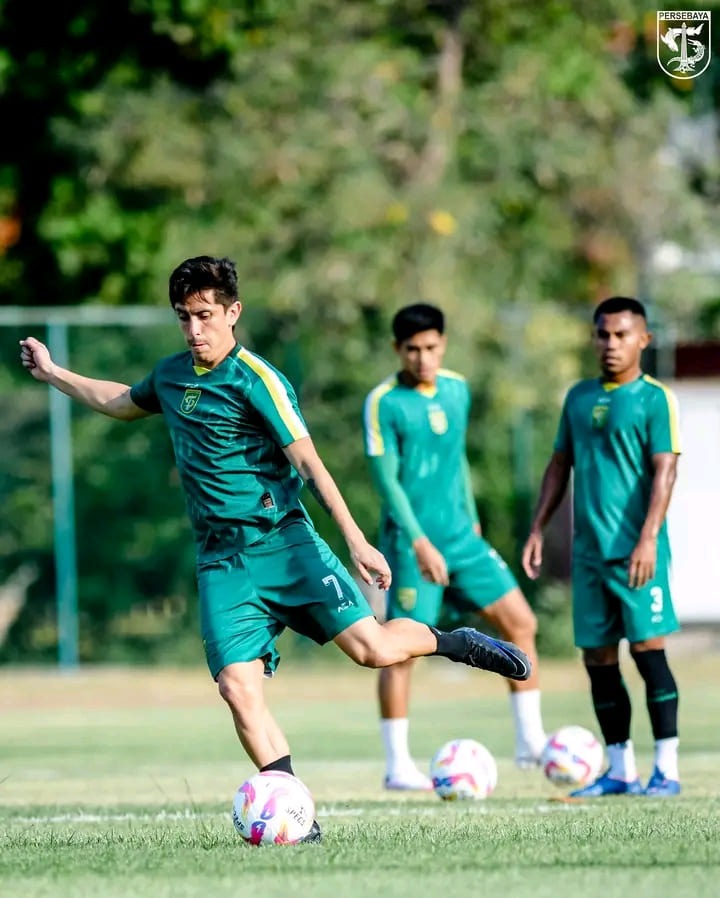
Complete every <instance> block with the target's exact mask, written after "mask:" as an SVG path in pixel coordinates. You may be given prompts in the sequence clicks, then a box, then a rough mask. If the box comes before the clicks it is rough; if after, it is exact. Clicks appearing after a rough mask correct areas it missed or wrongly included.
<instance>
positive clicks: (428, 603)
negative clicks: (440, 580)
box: [381, 530, 517, 626]
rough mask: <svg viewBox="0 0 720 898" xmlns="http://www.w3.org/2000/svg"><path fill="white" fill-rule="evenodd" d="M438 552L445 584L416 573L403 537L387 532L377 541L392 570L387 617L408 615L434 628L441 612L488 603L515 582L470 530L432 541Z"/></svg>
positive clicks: (477, 607)
mask: <svg viewBox="0 0 720 898" xmlns="http://www.w3.org/2000/svg"><path fill="white" fill-rule="evenodd" d="M433 545H435V547H436V548H437V549H438V551H439V552H442V554H443V557H444V558H445V562H446V564H447V567H448V574H449V575H450V586H449V587H443V586H439V585H438V584H437V583H428V581H427V580H425V579H424V578H423V576H422V574H421V573H420V569H419V568H418V564H417V560H416V559H415V552H414V551H413V548H412V545H411V544H410V542H409V540H408V539H407V538H406V537H404V536H403V535H402V534H400V533H399V532H398V531H393V532H391V533H389V534H387V535H386V536H385V538H384V539H383V540H382V541H381V549H382V551H383V552H384V554H385V557H386V558H387V560H388V563H389V565H390V569H391V570H392V572H393V582H392V586H391V587H390V590H389V592H388V603H387V617H388V620H392V619H393V618H396V617H410V618H412V619H413V620H416V621H420V622H421V623H423V624H429V625H430V626H435V625H436V624H437V623H438V622H439V620H440V618H441V614H442V615H443V617H444V616H445V614H446V612H448V611H450V614H451V619H452V618H453V617H455V616H456V615H461V614H463V613H465V612H468V611H479V610H480V609H482V608H486V607H487V606H488V605H492V603H493V602H496V601H497V600H498V599H500V598H502V597H503V596H504V595H505V594H506V593H508V592H510V590H512V589H515V588H516V587H517V581H516V580H515V577H514V576H513V575H512V573H511V572H510V569H509V568H508V566H507V564H506V563H505V562H504V561H503V559H502V558H501V557H500V555H499V554H498V553H497V552H496V551H495V549H493V547H492V546H491V545H490V543H488V542H487V541H486V540H484V539H483V538H482V537H481V536H478V535H477V534H476V533H475V532H473V531H472V530H468V531H467V533H466V534H464V535H463V536H462V537H461V538H460V539H455V540H453V541H452V542H449V543H448V544H446V545H442V544H440V543H439V542H438V543H433Z"/></svg>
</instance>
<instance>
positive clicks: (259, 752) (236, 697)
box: [217, 659, 290, 769]
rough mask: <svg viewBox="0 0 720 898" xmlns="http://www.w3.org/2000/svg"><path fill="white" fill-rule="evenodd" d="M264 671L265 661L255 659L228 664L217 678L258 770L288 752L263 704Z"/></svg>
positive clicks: (276, 726) (278, 730) (241, 739)
mask: <svg viewBox="0 0 720 898" xmlns="http://www.w3.org/2000/svg"><path fill="white" fill-rule="evenodd" d="M264 671H265V665H264V662H263V661H262V660H260V659H258V660H256V661H248V662H241V663H236V664H228V665H227V666H226V667H224V668H223V669H222V670H221V671H220V673H219V674H218V678H217V682H218V689H219V691H220V695H221V696H222V698H223V699H224V700H225V701H226V702H227V705H228V707H229V708H230V713H231V714H232V718H233V723H234V724H235V731H236V732H237V735H238V738H239V739H240V742H241V743H242V746H243V748H244V749H245V751H246V752H247V753H248V756H249V757H250V759H251V760H252V761H253V763H254V764H255V765H256V766H257V767H258V769H259V768H261V767H265V766H266V765H267V764H271V763H272V762H273V761H276V760H277V759H278V758H280V757H283V756H285V755H289V754H290V749H289V747H288V743H287V740H286V738H285V736H284V734H283V732H282V730H281V729H280V727H279V726H278V725H277V723H276V722H275V720H274V718H273V716H272V714H271V713H270V710H269V708H268V707H267V705H266V703H265V695H264V686H263V684H264Z"/></svg>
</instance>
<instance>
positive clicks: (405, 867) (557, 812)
mask: <svg viewBox="0 0 720 898" xmlns="http://www.w3.org/2000/svg"><path fill="white" fill-rule="evenodd" d="M320 657H321V658H322V655H321V656H320ZM673 663H674V667H675V670H676V673H677V675H678V679H679V682H680V687H681V697H682V699H681V733H682V762H681V769H682V773H683V786H684V792H683V795H682V797H680V798H679V799H673V800H652V799H644V798H614V799H605V800H601V801H596V802H586V803H584V804H572V805H569V804H563V803H560V802H556V801H553V800H551V799H553V798H556V797H558V796H560V795H562V794H563V793H562V792H560V791H558V790H556V789H555V788H554V787H552V786H550V784H548V783H547V782H546V781H545V780H544V779H543V777H542V776H541V775H540V774H539V773H537V772H529V773H528V772H520V771H517V770H515V768H514V766H513V764H512V761H511V755H512V731H511V726H510V716H509V711H508V703H507V698H506V695H505V689H504V684H503V683H502V682H501V681H500V680H498V678H493V677H490V676H486V675H483V674H478V673H477V672H473V671H469V670H466V669H458V668H457V666H453V665H450V664H447V663H445V662H444V661H441V660H436V661H433V662H426V663H425V664H423V665H421V666H420V667H419V669H418V672H417V677H416V679H415V681H414V702H413V717H412V721H413V723H412V744H413V750H414V753H415V755H416V757H417V758H418V759H419V760H420V761H421V762H422V763H426V762H427V760H428V758H429V757H430V755H431V754H432V752H433V751H434V750H435V748H437V747H438V746H439V745H440V744H441V743H442V742H444V741H445V740H446V739H449V738H453V737H455V736H470V737H472V738H476V739H479V740H480V741H482V742H483V743H484V744H485V745H487V747H488V748H489V749H490V750H491V751H492V752H493V754H494V755H495V757H496V759H497V761H498V768H499V782H498V787H497V790H496V792H495V793H494V794H493V795H492V796H491V797H490V798H489V799H487V800H486V801H484V802H476V803H471V804H466V803H455V804H453V803H443V802H441V801H439V800H438V799H436V798H435V797H434V796H422V795H406V796H403V795H397V796H388V795H387V794H386V793H384V792H383V791H382V790H381V789H380V786H379V784H380V779H381V776H382V772H383V764H382V755H381V749H380V744H379V738H378V727H377V721H376V710H375V702H374V689H375V677H374V675H373V674H372V673H370V672H368V671H361V670H357V669H355V668H353V667H352V666H351V665H350V664H349V663H343V664H341V665H340V666H338V667H332V668H330V667H310V668H306V669H304V670H302V669H299V668H290V667H288V668H285V669H283V668H281V671H280V674H279V675H278V678H277V679H276V680H275V681H273V682H271V683H269V684H268V698H269V701H270V703H271V705H272V707H273V710H274V711H275V713H276V716H277V718H278V719H279V721H280V722H281V724H282V725H283V726H284V728H285V729H286V731H287V733H288V735H289V737H290V739H291V743H292V745H293V756H294V759H295V766H296V770H297V772H298V774H299V775H300V776H301V777H302V778H303V779H304V780H305V782H306V783H307V784H308V786H309V787H310V788H311V790H312V792H313V794H314V796H315V798H316V802H317V805H318V816H319V818H320V820H321V823H322V825H323V830H324V834H325V838H324V842H323V844H322V846H311V845H308V846H300V847H297V848H270V849H253V848H249V847H247V846H245V845H244V844H242V843H241V842H240V840H239V839H238V838H237V836H236V835H235V832H234V830H233V827H232V823H231V821H230V816H229V809H230V804H231V801H232V796H233V794H234V791H235V789H236V788H237V786H238V785H239V784H240V782H241V781H242V780H243V779H244V778H245V777H246V776H247V775H249V774H250V773H251V772H252V768H251V767H250V765H249V763H248V762H247V760H246V759H245V758H244V756H243V754H242V751H241V750H240V748H239V746H238V745H237V743H236V740H235V738H234V734H233V732H232V727H231V724H230V719H229V715H228V714H227V711H226V710H225V708H224V706H223V704H222V702H221V701H220V700H219V699H218V698H217V696H216V694H215V689H214V686H213V684H212V682H211V681H210V680H209V678H208V677H207V675H206V674H205V672H204V671H202V670H197V671H189V672H188V671H169V670H163V671H142V670H127V671H123V670H94V671H93V670H82V671H80V672H79V673H78V674H76V675H74V676H58V675H53V674H52V673H48V672H33V671H15V672H8V671H5V672H3V673H0V725H1V726H2V730H1V731H0V896H2V898H6V896H7V898H10V896H12V898H16V896H18V898H19V896H22V898H46V896H47V898H50V896H52V898H66V896H67V898H121V896H122V898H125V896H138V898H143V896H148V898H149V896H152V898H166V896H167V898H171V896H172V898H191V896H203V898H204V896H212V898H225V896H227V898H230V896H232V898H236V896H251V895H252V896H254V895H258V896H263V898H275V896H278V898H279V896H283V898H285V896H287V895H295V896H305V895H307V896H314V898H315V896H316V898H345V896H348V898H355V896H358V898H359V896H363V898H365V896H367V895H378V896H383V898H386V896H387V898H393V896H413V898H416V896H417V898H424V896H428V898H432V896H435V895H437V896H441V898H444V896H450V895H452V896H459V898H463V896H466V895H467V896H470V895H472V896H478V895H479V896H484V895H488V896H490V895H492V896H495V895H502V896H503V898H504V896H512V898H526V896H527V898H545V896H547V898H550V896H552V898H557V896H564V895H571V894H572V895H573V896H574V895H575V894H577V895H582V898H615V896H622V898H628V896H632V898H646V896H647V898H650V896H653V898H655V896H664V895H671V894H677V895H680V896H682V895H686V894H687V895H693V896H698V898H704V896H707V898H710V896H713V898H715V896H717V895H718V893H719V892H718V885H717V882H718V876H719V875H720V823H719V822H718V821H720V788H718V786H717V785H716V782H717V776H716V772H717V770H718V767H719V766H720V746H718V741H717V732H718V728H717V697H716V694H715V690H714V683H716V682H717V679H718V675H719V674H720V657H718V656H717V655H714V654H705V655H702V656H700V657H697V656H693V655H690V654H685V653H684V652H683V653H681V654H679V655H678V656H677V657H675V658H674V660H673ZM627 673H628V682H629V685H630V687H631V690H632V695H633V703H634V707H635V709H636V714H635V721H634V731H633V736H634V738H635V741H636V745H637V747H638V752H639V761H640V764H641V768H642V770H641V772H642V775H643V776H644V777H645V776H647V775H648V773H649V767H650V764H651V754H650V749H651V740H650V736H649V733H648V732H647V730H648V725H647V719H646V714H645V710H644V699H643V692H642V688H641V684H640V683H639V681H638V679H637V677H636V676H635V675H634V672H633V671H632V670H631V669H630V668H628V671H627ZM543 681H544V687H545V689H544V692H545V697H544V709H545V717H546V724H547V726H548V728H554V727H556V726H559V725H560V724H563V723H579V724H582V725H585V726H589V727H591V728H592V729H594V730H596V726H595V723H594V720H593V718H592V712H591V709H590V704H589V699H588V695H587V691H586V683H585V675H584V672H583V671H582V668H581V667H580V665H579V664H578V663H577V662H574V661H572V662H567V663H555V664H546V665H545V669H544V672H543Z"/></svg>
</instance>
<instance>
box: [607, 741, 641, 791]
mask: <svg viewBox="0 0 720 898" xmlns="http://www.w3.org/2000/svg"><path fill="white" fill-rule="evenodd" d="M607 753H608V759H609V760H610V769H609V770H608V776H610V778H611V779H614V780H622V781H623V782H625V783H631V782H632V781H633V780H636V779H637V765H636V763H635V749H634V748H633V744H632V739H628V741H627V742H617V743H616V744H615V745H608V747H607Z"/></svg>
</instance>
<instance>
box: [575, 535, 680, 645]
mask: <svg viewBox="0 0 720 898" xmlns="http://www.w3.org/2000/svg"><path fill="white" fill-rule="evenodd" d="M669 570H670V559H669V557H668V553H667V550H666V549H663V548H662V547H659V548H658V559H657V565H656V568H655V577H654V578H653V579H652V580H650V581H649V582H648V583H646V584H645V585H644V586H642V587H640V588H639V589H633V588H631V587H630V585H629V584H628V562H627V560H622V561H602V560H600V559H593V558H577V557H576V558H574V559H573V565H572V589H573V626H574V629H575V645H576V646H578V647H579V648H583V649H595V648H601V647H602V646H606V645H617V643H618V642H619V641H620V640H621V639H623V638H625V639H628V640H629V641H630V642H642V641H643V640H645V639H653V638H654V637H657V636H667V634H668V633H674V632H675V631H676V630H679V629H680V627H679V625H678V621H677V618H676V616H675V611H674V609H673V604H672V597H671V595H670V582H669Z"/></svg>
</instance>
